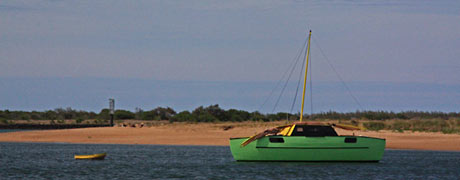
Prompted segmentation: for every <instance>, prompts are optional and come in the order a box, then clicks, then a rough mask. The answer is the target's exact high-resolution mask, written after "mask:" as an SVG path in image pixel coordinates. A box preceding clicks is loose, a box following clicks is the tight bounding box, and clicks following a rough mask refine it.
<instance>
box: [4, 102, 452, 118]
mask: <svg viewBox="0 0 460 180" xmlns="http://www.w3.org/2000/svg"><path fill="white" fill-rule="evenodd" d="M299 114H300V113H295V114H292V113H286V112H278V113H268V114H264V113H260V112H258V111H254V112H248V111H244V110H237V109H228V110H225V109H222V108H221V107H219V105H218V104H215V105H210V106H207V107H203V106H200V107H198V108H196V109H194V110H193V111H181V112H176V111H175V110H174V109H172V108H170V107H157V108H155V109H152V110H149V111H144V110H142V109H139V108H136V110H135V111H134V112H131V111H129V110H122V109H118V110H116V111H115V113H114V119H116V120H129V119H135V120H150V121H156V120H169V121H171V122H217V121H233V122H240V121H279V120H286V119H289V120H298V119H299ZM304 117H305V118H306V119H309V120H318V119H335V120H353V119H367V120H388V119H401V120H409V119H446V120H447V119H449V118H460V113H457V112H450V113H446V112H439V111H432V112H427V111H404V112H392V111H356V112H335V111H328V112H321V113H315V114H305V115H304ZM88 119H96V120H108V119H110V114H109V110H108V109H102V110H101V111H100V112H99V113H95V112H91V111H82V110H75V109H72V108H57V109H54V110H47V111H10V110H0V121H8V120H28V121H29V120H77V121H82V120H88Z"/></svg>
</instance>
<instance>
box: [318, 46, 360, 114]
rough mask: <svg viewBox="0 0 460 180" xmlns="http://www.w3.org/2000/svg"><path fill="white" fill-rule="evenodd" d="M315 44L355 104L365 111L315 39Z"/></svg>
mask: <svg viewBox="0 0 460 180" xmlns="http://www.w3.org/2000/svg"><path fill="white" fill-rule="evenodd" d="M313 42H314V43H315V44H316V45H317V46H318V49H319V51H320V52H321V54H322V55H323V56H324V59H326V62H327V63H328V64H329V66H330V67H331V69H332V70H333V71H334V72H335V75H337V77H338V78H339V80H340V82H342V84H343V86H344V87H345V89H346V90H347V91H348V93H349V94H350V96H351V97H352V98H353V100H354V101H355V103H356V104H358V106H359V108H360V109H361V110H364V109H363V106H361V104H360V103H359V101H358V99H357V98H356V97H355V96H354V95H353V94H352V93H351V90H350V88H349V87H348V86H347V84H346V83H345V81H344V80H343V79H342V77H341V76H340V74H339V72H337V70H336V69H335V68H334V66H333V65H332V63H331V62H330V61H329V58H327V56H326V54H324V52H323V49H321V46H319V43H318V42H316V40H315V39H313Z"/></svg>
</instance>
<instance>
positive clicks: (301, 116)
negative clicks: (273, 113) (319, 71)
mask: <svg viewBox="0 0 460 180" xmlns="http://www.w3.org/2000/svg"><path fill="white" fill-rule="evenodd" d="M310 39H311V30H310V33H309V34H308V45H307V56H306V57H305V61H307V62H306V63H305V79H304V81H303V94H302V108H301V109H300V122H302V118H303V107H304V103H305V89H306V87H307V72H308V56H309V55H310Z"/></svg>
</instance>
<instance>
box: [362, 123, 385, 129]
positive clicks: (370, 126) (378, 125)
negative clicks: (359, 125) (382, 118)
mask: <svg viewBox="0 0 460 180" xmlns="http://www.w3.org/2000/svg"><path fill="white" fill-rule="evenodd" d="M363 125H364V127H365V128H366V129H369V130H371V131H379V130H382V129H384V128H385V124H384V123H383V122H365V123H363Z"/></svg>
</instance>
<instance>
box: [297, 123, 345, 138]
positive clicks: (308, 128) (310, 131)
mask: <svg viewBox="0 0 460 180" xmlns="http://www.w3.org/2000/svg"><path fill="white" fill-rule="evenodd" d="M291 136H308V137H323V136H338V135H337V133H336V132H335V130H334V128H332V127H331V126H312V125H296V128H295V129H294V131H293V132H292V134H291Z"/></svg>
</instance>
